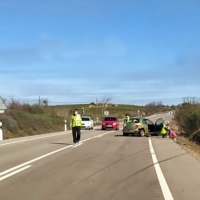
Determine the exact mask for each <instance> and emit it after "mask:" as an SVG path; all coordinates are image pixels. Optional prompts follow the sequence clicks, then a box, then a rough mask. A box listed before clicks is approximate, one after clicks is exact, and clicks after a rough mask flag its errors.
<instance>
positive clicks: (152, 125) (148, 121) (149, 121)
mask: <svg viewBox="0 0 200 200" xmlns="http://www.w3.org/2000/svg"><path fill="white" fill-rule="evenodd" d="M146 122H147V125H148V132H149V133H154V129H155V125H154V123H153V122H152V121H151V120H149V119H147V120H146Z"/></svg>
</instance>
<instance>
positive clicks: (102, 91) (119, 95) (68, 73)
mask: <svg viewBox="0 0 200 200" xmlns="http://www.w3.org/2000/svg"><path fill="white" fill-rule="evenodd" d="M199 24H200V1H199V0H167V1H164V0H140V1H138V0H123V1H122V0H85V1H83V0H32V1H31V0H0V77H1V84H0V96H1V97H2V98H4V99H7V100H9V99H15V100H19V101H23V102H30V103H34V102H37V100H38V98H39V96H40V98H44V99H48V101H49V104H70V103H90V102H95V101H96V99H97V100H98V101H101V100H103V99H104V98H111V102H113V103H122V104H138V105H145V104H147V103H150V102H153V101H156V102H157V101H162V102H163V104H167V105H172V104H174V105H176V104H179V103H181V102H182V100H183V98H184V97H198V98H199V93H200V87H199V84H200V78H199V76H200V26H199Z"/></svg>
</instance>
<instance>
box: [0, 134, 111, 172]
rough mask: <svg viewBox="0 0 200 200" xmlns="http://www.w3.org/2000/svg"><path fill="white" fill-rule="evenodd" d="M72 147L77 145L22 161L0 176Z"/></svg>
mask: <svg viewBox="0 0 200 200" xmlns="http://www.w3.org/2000/svg"><path fill="white" fill-rule="evenodd" d="M111 132H113V131H109V132H106V133H104V134H108V133H111ZM100 135H102V134H100ZM54 136H55V135H54ZM47 137H49V136H47ZM95 137H96V136H94V137H93V138H95ZM93 138H88V139H86V140H83V141H81V143H80V144H79V145H81V144H83V142H85V141H88V140H91V139H93ZM33 139H34V138H33ZM35 139H39V138H35ZM30 140H31V139H30ZM24 141H25V140H24ZM19 142H21V141H19ZM7 144H11V143H7ZM79 145H77V146H79ZM70 147H76V146H73V145H69V146H67V147H63V148H61V149H58V150H55V151H52V152H50V153H47V154H44V155H42V156H39V157H37V158H35V159H32V160H29V161H27V162H25V163H22V164H20V165H17V166H15V167H12V168H10V169H8V170H5V171H3V172H1V173H0V176H3V175H4V174H7V173H10V172H12V171H14V170H17V169H19V168H21V167H24V166H26V165H29V164H31V163H33V162H36V161H38V160H41V159H43V158H45V157H48V156H50V155H53V154H55V153H58V152H61V151H63V150H65V149H68V148H70ZM19 170H20V169H19Z"/></svg>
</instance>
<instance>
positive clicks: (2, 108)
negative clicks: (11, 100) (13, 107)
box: [0, 97, 7, 113]
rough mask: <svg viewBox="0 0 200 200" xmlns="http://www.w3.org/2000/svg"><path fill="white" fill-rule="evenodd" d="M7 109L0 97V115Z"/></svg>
mask: <svg viewBox="0 0 200 200" xmlns="http://www.w3.org/2000/svg"><path fill="white" fill-rule="evenodd" d="M6 109H7V107H6V105H5V103H4V102H3V99H2V98H1V97H0V113H4V110H6Z"/></svg>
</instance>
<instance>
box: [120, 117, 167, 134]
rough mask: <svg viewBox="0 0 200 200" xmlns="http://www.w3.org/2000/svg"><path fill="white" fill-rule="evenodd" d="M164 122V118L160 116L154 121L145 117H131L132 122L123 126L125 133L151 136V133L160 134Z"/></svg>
mask: <svg viewBox="0 0 200 200" xmlns="http://www.w3.org/2000/svg"><path fill="white" fill-rule="evenodd" d="M163 124H164V120H163V119H162V118H159V119H157V120H156V122H155V123H153V122H152V121H151V120H150V119H148V118H145V117H131V118H130V122H128V123H127V124H126V125H125V126H124V127H123V130H122V132H123V135H124V136H128V135H139V136H141V137H143V136H150V135H159V134H160V130H161V128H162V126H163Z"/></svg>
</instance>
